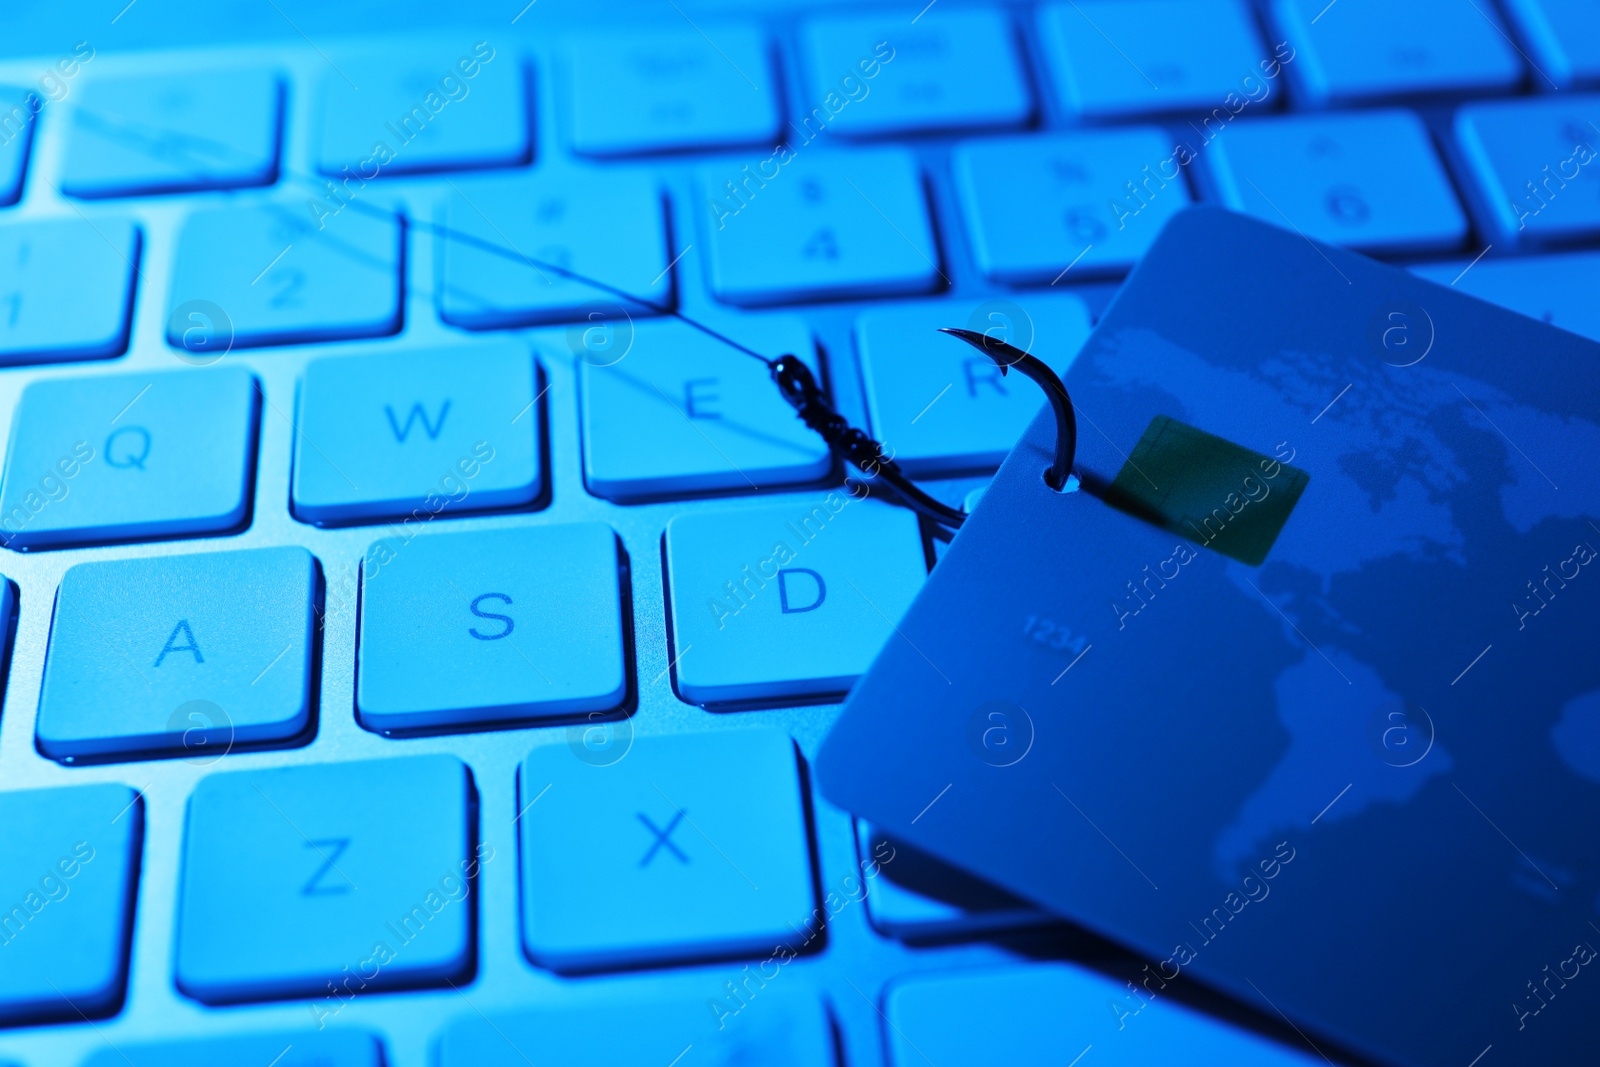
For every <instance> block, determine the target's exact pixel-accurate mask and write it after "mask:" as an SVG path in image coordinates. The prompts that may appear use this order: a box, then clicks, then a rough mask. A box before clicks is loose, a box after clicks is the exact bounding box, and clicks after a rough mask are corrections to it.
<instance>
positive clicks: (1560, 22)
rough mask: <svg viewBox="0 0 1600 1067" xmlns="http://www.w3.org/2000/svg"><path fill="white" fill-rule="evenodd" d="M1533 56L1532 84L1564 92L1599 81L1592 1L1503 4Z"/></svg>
mask: <svg viewBox="0 0 1600 1067" xmlns="http://www.w3.org/2000/svg"><path fill="white" fill-rule="evenodd" d="M1501 6H1503V7H1504V8H1505V9H1506V14H1508V15H1509V16H1510V17H1511V20H1512V21H1513V22H1515V23H1516V25H1517V28H1518V29H1519V30H1520V31H1521V37H1522V40H1523V41H1524V42H1526V43H1527V45H1528V49H1529V51H1531V52H1532V53H1533V56H1532V58H1531V59H1530V60H1529V63H1530V64H1531V65H1532V66H1533V67H1534V68H1535V71H1534V75H1533V77H1534V81H1535V82H1536V83H1544V82H1545V81H1546V79H1548V80H1549V82H1551V83H1553V84H1554V85H1556V86H1559V87H1561V88H1563V89H1564V88H1567V87H1568V86H1570V85H1574V84H1580V85H1581V84H1587V83H1590V82H1594V81H1600V8H1596V7H1595V5H1594V2H1593V0H1504V2H1503V3H1502V5H1501Z"/></svg>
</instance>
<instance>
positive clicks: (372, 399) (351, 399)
mask: <svg viewBox="0 0 1600 1067" xmlns="http://www.w3.org/2000/svg"><path fill="white" fill-rule="evenodd" d="M537 378H538V373H537V368H536V367H535V365H534V360H533V356H532V355H531V354H530V353H529V352H528V350H527V348H526V347H525V346H524V345H521V344H517V343H515V342H511V341H491V342H485V343H480V344H475V345H470V346H469V345H457V346H455V347H451V348H437V349H425V350H422V351H414V352H384V353H382V354H379V355H371V356H330V357H328V358H325V359H318V360H313V361H312V362H311V363H309V364H308V365H307V366H306V373H305V379H304V380H303V382H302V383H301V387H300V429H299V433H297V434H296V435H295V461H294V513H295V516H296V517H297V518H300V519H302V520H304V521H306V522H314V523H318V524H329V523H344V522H370V521H373V520H376V519H385V518H388V519H398V518H405V520H406V525H407V528H408V529H409V528H411V527H413V526H415V525H417V524H419V523H426V522H429V521H431V520H432V519H434V518H443V517H448V516H452V515H457V514H461V513H463V512H473V511H481V510H483V509H485V508H503V507H516V506H518V505H522V504H528V503H531V502H533V501H534V500H536V499H538V497H539V494H540V493H541V492H542V491H543V487H544V482H543V476H542V474H541V472H540V468H541V464H542V459H541V455H540V445H539V413H538V411H537V410H536V405H535V397H536V396H537V395H538V394H537V390H536V384H535V383H536V381H537Z"/></svg>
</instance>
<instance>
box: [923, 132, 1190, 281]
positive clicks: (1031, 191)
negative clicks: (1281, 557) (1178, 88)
mask: <svg viewBox="0 0 1600 1067" xmlns="http://www.w3.org/2000/svg"><path fill="white" fill-rule="evenodd" d="M1182 144H1183V142H1178V143H1177V144H1174V142H1173V139H1172V138H1170V137H1168V136H1167V135H1166V134H1165V133H1164V132H1162V131H1161V130H1159V129H1157V128H1156V127H1153V126H1141V127H1134V128H1130V129H1125V130H1107V131H1095V132H1081V133H1068V134H1052V135H1046V136H1034V137H1007V138H998V139H995V140H984V141H966V142H963V143H962V144H960V145H958V146H957V147H956V149H955V151H954V152H953V153H952V160H951V164H952V167H953V169H954V171H955V175H956V184H957V188H958V190H959V193H960V197H961V207H962V212H963V214H965V216H966V219H967V232H968V233H969V234H970V235H971V237H972V247H973V251H974V253H975V254H976V256H977V259H978V265H979V267H981V268H982V270H983V272H984V274H986V275H988V277H989V278H990V279H991V280H992V281H997V282H1005V283H1008V284H1028V283H1032V282H1052V283H1055V282H1072V281H1077V280H1079V279H1082V278H1093V277H1097V276H1101V277H1103V276H1105V275H1116V274H1123V273H1125V272H1126V271H1127V270H1128V268H1129V267H1131V266H1133V264H1134V263H1136V262H1138V260H1139V257H1140V256H1142V255H1144V251H1145V249H1146V248H1148V247H1150V243H1151V242H1152V241H1154V240H1155V238H1156V234H1158V233H1160V232H1161V227H1162V226H1163V225H1164V224H1165V223H1166V221H1167V219H1168V218H1170V217H1171V216H1173V215H1175V214H1177V213H1178V212H1179V211H1182V210H1183V209H1184V208H1185V207H1187V206H1188V205H1189V202H1190V197H1189V186H1188V184H1187V182H1186V180H1185V178H1184V174H1183V164H1184V163H1185V162H1187V160H1188V159H1189V158H1191V155H1190V150H1189V149H1187V148H1180V145H1182Z"/></svg>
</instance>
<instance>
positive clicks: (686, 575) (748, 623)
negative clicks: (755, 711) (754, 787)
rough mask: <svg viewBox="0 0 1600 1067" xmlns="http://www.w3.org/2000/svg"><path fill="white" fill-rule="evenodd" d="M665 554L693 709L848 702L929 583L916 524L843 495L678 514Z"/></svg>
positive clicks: (680, 669)
mask: <svg viewBox="0 0 1600 1067" xmlns="http://www.w3.org/2000/svg"><path fill="white" fill-rule="evenodd" d="M666 552H667V590H668V594H669V596H670V598H671V603H672V612H671V616H672V619H671V622H672V644H673V649H674V654H675V655H676V657H677V666H676V668H675V671H676V682H677V688H678V693H679V694H680V695H681V696H682V697H683V699H685V700H687V701H690V702H691V703H695V704H720V703H731V702H743V701H751V700H774V699H792V698H796V697H820V696H825V695H830V694H838V693H843V692H845V691H846V690H847V689H849V688H850V685H851V683H853V682H854V681H855V680H856V677H857V675H859V674H861V673H862V672H863V671H865V670H866V669H867V665H868V664H869V663H870V662H872V657H873V655H874V654H876V652H877V649H878V646H879V645H881V644H883V642H884V641H885V640H896V638H895V637H894V632H895V631H894V626H895V623H896V621H898V620H899V618H900V615H901V613H902V612H904V611H905V609H906V608H907V607H908V606H909V605H910V604H911V599H912V598H913V597H914V596H916V594H917V590H918V589H920V588H921V587H922V582H923V579H924V578H925V577H926V576H927V567H926V565H925V563H924V561H923V556H922V538H921V535H920V533H919V532H918V529H917V521H916V516H915V515H913V514H912V513H911V512H909V511H906V510H904V509H900V508H895V507H892V506H890V505H888V504H884V503H881V502H879V501H876V500H861V499H857V498H856V497H855V496H853V495H852V494H851V493H849V492H847V491H846V490H844V489H836V490H832V491H830V492H826V493H823V492H818V493H813V494H810V495H807V496H803V497H795V498H793V499H792V500H790V501H788V502H787V503H784V504H775V505H767V506H763V507H759V508H749V509H743V510H737V511H735V510H731V509H730V510H715V511H697V512H692V513H689V514H684V515H679V516H677V517H675V518H674V519H673V520H672V521H671V522H669V523H668V524H667V536H666ZM774 650H782V651H781V654H774Z"/></svg>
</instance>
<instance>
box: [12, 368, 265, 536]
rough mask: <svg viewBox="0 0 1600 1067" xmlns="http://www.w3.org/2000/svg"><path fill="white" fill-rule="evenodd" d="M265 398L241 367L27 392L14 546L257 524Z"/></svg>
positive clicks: (62, 382) (18, 422) (73, 381)
mask: <svg viewBox="0 0 1600 1067" xmlns="http://www.w3.org/2000/svg"><path fill="white" fill-rule="evenodd" d="M258 406H259V394H258V392H257V389H256V380H255V377H254V376H253V375H251V374H250V372H249V371H247V370H245V369H244V368H243V367H237V366H229V367H206V368H190V369H186V370H180V371H165V372H159V373H156V374H117V375H105V376H103V377H95V378H54V379H44V380H41V381H36V382H32V383H30V384H29V385H28V387H27V388H26V389H24V390H23V391H22V399H21V401H20V402H19V403H18V405H17V411H16V414H15V416H14V417H13V420H12V425H11V444H10V448H9V449H8V450H7V452H6V473H5V484H4V487H3V488H0V540H3V542H4V544H5V545H6V546H7V547H9V548H14V549H20V550H27V549H34V548H61V547H65V546H67V545H84V544H94V543H96V542H106V541H127V540H142V539H149V538H158V537H198V536H200V535H203V534H215V533H223V532H226V531H228V530H232V529H234V528H235V527H237V526H240V525H241V524H243V523H244V522H245V520H246V519H247V518H248V517H249V514H250V489H251V470H252V464H253V462H254V460H255V440H256V421H257V411H258Z"/></svg>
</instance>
